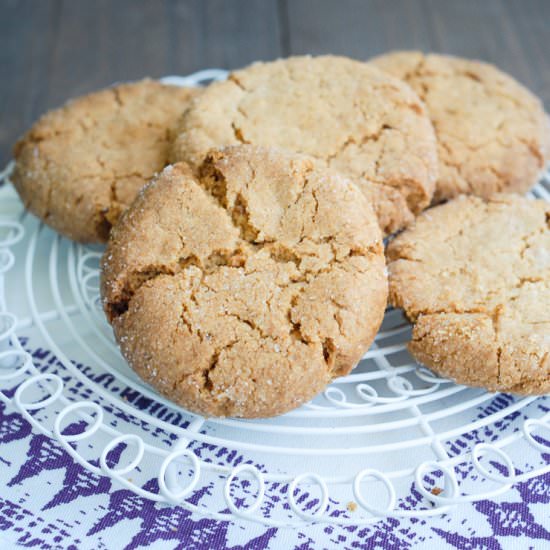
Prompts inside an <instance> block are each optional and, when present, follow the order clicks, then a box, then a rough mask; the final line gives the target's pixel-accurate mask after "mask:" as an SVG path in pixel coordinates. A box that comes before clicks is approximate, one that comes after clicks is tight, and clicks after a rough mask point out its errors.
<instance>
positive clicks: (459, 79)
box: [371, 51, 550, 203]
mask: <svg viewBox="0 0 550 550" xmlns="http://www.w3.org/2000/svg"><path fill="white" fill-rule="evenodd" d="M371 62H372V63H373V64H374V65H376V66H377V67H379V68H381V69H383V70H385V71H387V72H388V73H389V74H391V75H393V76H396V77H398V78H401V79H403V80H404V81H405V82H406V83H407V84H409V85H410V86H411V87H412V88H413V89H414V90H415V91H416V92H417V93H418V95H419V96H420V97H421V99H422V100H423V101H424V102H425V103H426V107H427V108H428V111H429V114H430V117H431V119H432V122H433V125H434V128H435V132H436V135H437V140H438V155H439V180H438V182H437V186H436V191H435V194H434V203H436V202H441V201H442V200H445V199H449V198H452V197H455V196H456V195H458V194H460V193H472V194H474V195H479V196H482V197H489V196H491V195H492V194H493V193H496V192H506V191H508V192H512V191H513V192H519V193H523V192H525V191H527V190H528V189H530V187H532V186H533V185H534V184H535V183H536V182H537V180H538V178H539V177H540V175H541V173H542V171H543V170H544V168H545V166H546V164H547V163H548V161H549V160H550V124H549V121H548V117H547V115H546V114H545V112H544V107H543V105H542V103H541V102H540V101H539V99H538V98H536V97H535V96H534V95H533V94H532V93H531V92H530V91H529V90H527V89H526V88H524V87H523V86H522V85H521V84H519V83H518V82H516V81H515V80H514V79H513V78H512V77H510V76H508V75H507V74H505V73H503V72H502V71H499V70H498V69H497V68H496V67H493V66H492V65H489V64H488V63H482V62H481V61H472V60H468V59H460V58H457V57H452V56H448V55H436V54H429V55H425V54H422V53H421V52H414V51H411V52H392V53H389V54H386V55H383V56H381V57H377V58H374V59H372V60H371Z"/></svg>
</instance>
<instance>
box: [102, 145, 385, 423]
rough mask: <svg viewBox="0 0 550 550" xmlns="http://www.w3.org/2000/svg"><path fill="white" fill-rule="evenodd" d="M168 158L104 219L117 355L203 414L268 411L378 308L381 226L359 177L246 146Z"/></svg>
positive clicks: (339, 370)
mask: <svg viewBox="0 0 550 550" xmlns="http://www.w3.org/2000/svg"><path fill="white" fill-rule="evenodd" d="M197 164H198V167H197V169H196V170H192V169H191V168H189V167H188V166H187V165H186V164H185V163H178V164H175V165H173V166H168V167H167V168H166V169H165V170H164V171H163V172H162V173H161V174H160V176H159V177H158V178H157V179H155V180H154V181H153V182H152V183H151V184H149V185H147V186H145V188H144V189H143V191H142V192H141V193H140V195H139V196H138V198H137V199H136V201H135V202H134V203H133V205H132V206H131V207H130V208H129V209H128V210H127V212H126V213H125V214H123V216H122V217H121V219H120V221H119V223H118V225H117V226H116V227H115V228H114V229H113V231H112V233H111V238H110V241H109V244H108V247H107V250H106V251H105V255H104V257H103V262H102V266H103V273H102V285H101V287H102V296H103V301H104V308H105V311H106V313H107V317H108V318H109V320H110V322H111V323H112V325H113V327H114V331H115V335H116V338H117V340H118V342H119V344H120V347H121V350H122V353H123V355H124V356H125V357H126V359H127V360H128V362H129V364H130V365H131V366H132V367H133V368H134V369H135V371H136V372H137V373H138V374H139V375H140V376H141V377H142V378H143V379H144V380H146V381H147V382H149V383H150V384H151V385H153V386H154V387H156V388H157V389H158V391H160V392H161V393H162V394H164V395H166V396H167V397H168V398H170V399H171V400H173V401H175V402H177V403H179V404H181V405H182V406H184V407H186V408H187V409H189V410H191V411H194V412H197V413H200V414H203V415H209V416H210V415H213V416H238V417H266V416H272V415H276V414H281V413H284V412H286V411H288V410H290V409H293V408H295V407H297V406H299V405H300V404H302V403H304V402H306V401H308V400H310V399H311V398H313V397H314V396H315V395H316V394H317V393H318V392H320V391H321V390H322V389H323V388H324V387H325V386H326V385H327V384H328V383H329V382H330V381H331V380H332V379H334V378H336V377H338V376H342V375H344V374H347V373H348V372H349V371H350V369H351V368H352V367H353V366H354V365H355V364H356V363H357V362H358V361H359V360H360V358H361V357H362V355H363V354H364V352H365V351H366V350H367V349H368V347H369V345H370V344H371V342H372V340H373V339H374V336H375V334H376V332H377V330H378V328H379V325H380V323H381V321H382V318H383V315H384V309H385V305H386V297H387V282H386V275H385V261H384V253H383V244H382V237H381V233H380V230H379V227H378V225H377V222H376V217H375V215H374V213H373V212H372V210H371V209H370V207H369V204H368V201H367V200H366V198H365V197H364V196H363V194H362V193H361V192H360V190H359V189H358V188H357V187H356V186H355V185H354V184H352V183H351V182H349V181H348V180H346V179H345V178H343V177H341V176H339V175H333V174H330V175H327V174H325V173H323V172H319V171H317V170H316V169H314V166H313V163H312V161H311V160H310V159H309V158H306V157H302V156H297V155H294V154H289V153H287V152H282V151H275V150H269V149H261V148H256V147H251V146H237V147H229V148H226V149H222V150H219V151H213V152H211V153H209V154H208V155H207V156H206V158H205V159H203V161H202V162H200V163H197Z"/></svg>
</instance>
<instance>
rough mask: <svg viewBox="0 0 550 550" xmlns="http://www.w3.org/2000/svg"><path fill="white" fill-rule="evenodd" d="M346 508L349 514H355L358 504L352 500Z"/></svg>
mask: <svg viewBox="0 0 550 550" xmlns="http://www.w3.org/2000/svg"><path fill="white" fill-rule="evenodd" d="M346 508H347V509H348V512H355V510H357V503H356V502H353V500H350V501H349V502H348V504H347V506H346Z"/></svg>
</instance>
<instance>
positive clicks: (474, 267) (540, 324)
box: [387, 194, 550, 394]
mask: <svg viewBox="0 0 550 550" xmlns="http://www.w3.org/2000/svg"><path fill="white" fill-rule="evenodd" d="M549 225H550V204H549V203H548V202H545V201H541V200H529V199H526V198H523V197H520V196H518V195H504V194H502V195H495V196H494V197H492V198H491V199H481V198H478V197H473V196H469V197H467V196H464V195H462V196H460V197H459V198H457V199H454V200H453V201H450V202H448V203H447V204H444V205H442V206H438V207H435V208H432V209H430V210H427V211H426V212H424V213H423V214H422V215H421V216H419V217H418V218H417V219H416V221H415V224H414V225H413V226H411V227H410V228H409V229H407V230H406V231H404V232H403V233H402V234H401V235H399V236H398V237H397V238H396V239H395V240H394V241H393V242H392V243H391V244H390V245H389V247H388V250H387V255H388V259H389V262H390V263H389V265H388V268H389V273H390V300H391V302H392V303H393V305H395V306H396V307H402V308H403V309H404V310H405V313H406V314H407V316H408V317H409V319H410V320H411V321H412V322H413V323H414V328H413V336H412V341H411V342H410V344H409V350H410V351H411V353H412V354H413V355H414V356H415V357H416V358H417V359H418V360H419V361H420V362H421V363H424V364H425V365H427V366H429V367H430V368H431V369H433V370H434V371H436V372H437V373H439V374H441V375H443V376H446V377H449V378H452V379H453V380H456V381H457V382H459V383H461V384H467V385H472V386H482V387H485V388H487V389H488V390H490V391H497V390H498V391H506V392H512V393H520V394H541V393H547V392H549V391H550V227H549Z"/></svg>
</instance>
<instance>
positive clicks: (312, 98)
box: [172, 56, 437, 234]
mask: <svg viewBox="0 0 550 550" xmlns="http://www.w3.org/2000/svg"><path fill="white" fill-rule="evenodd" d="M239 143H250V144H253V145H260V146H266V147H272V146H273V147H280V148H283V149H288V150H290V151H293V152H297V153H303V154H307V155H309V156H311V157H313V158H315V159H317V161H318V162H319V163H320V165H321V169H323V170H324V169H326V168H327V167H329V168H331V169H333V170H335V171H339V172H341V173H342V174H343V175H345V176H346V177H350V178H352V179H353V180H354V181H355V183H357V184H358V185H359V187H360V188H361V190H362V191H363V192H364V193H365V194H366V195H367V197H368V198H369V199H370V200H371V202H372V204H373V206H374V209H375V212H376V214H377V217H378V220H379V223H380V226H381V228H382V230H383V232H384V233H385V234H389V233H392V232H394V231H396V230H398V229H400V228H402V227H404V226H405V225H406V224H407V223H408V222H410V221H411V220H412V219H413V218H414V215H416V214H418V213H419V212H420V211H422V210H423V209H424V208H425V207H426V206H427V205H428V204H429V203H430V200H431V198H432V194H433V191H434V188H435V180H436V178H437V153H436V141H435V135H434V131H433V128H432V125H431V123H430V120H429V117H428V115H427V113H426V109H425V107H424V105H423V103H422V102H421V101H420V100H419V98H418V96H417V95H416V94H415V93H414V92H413V91H412V90H411V88H409V86H407V85H406V84H404V83H403V82H401V81H400V80H398V79H396V78H393V77H391V76H388V75H387V74H386V73H384V72H382V71H379V70H378V69H376V68H375V67H373V66H371V65H368V64H366V63H362V62H359V61H354V60H352V59H347V58H344V57H333V56H326V57H291V58H288V59H283V60H279V61H273V62H270V63H255V64H253V65H251V66H249V67H247V68H245V69H242V70H239V71H235V72H234V73H232V74H231V75H230V76H229V78H228V80H227V81H224V82H217V83H214V84H212V85H211V86H209V88H208V89H207V90H206V91H205V93H204V94H203V95H202V96H201V97H199V98H197V100H196V101H194V102H193V104H192V106H191V107H190V108H189V110H188V111H187V112H186V113H185V114H184V115H183V117H182V120H181V124H180V128H179V136H178V137H177V139H176V140H175V143H174V149H173V155H172V160H175V161H181V160H184V161H187V162H188V163H190V164H191V165H192V166H194V167H196V166H197V165H198V164H199V163H200V162H201V161H202V159H203V158H204V155H205V153H206V152H207V151H208V150H209V149H210V148H212V147H219V146H224V145H231V144H239Z"/></svg>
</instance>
